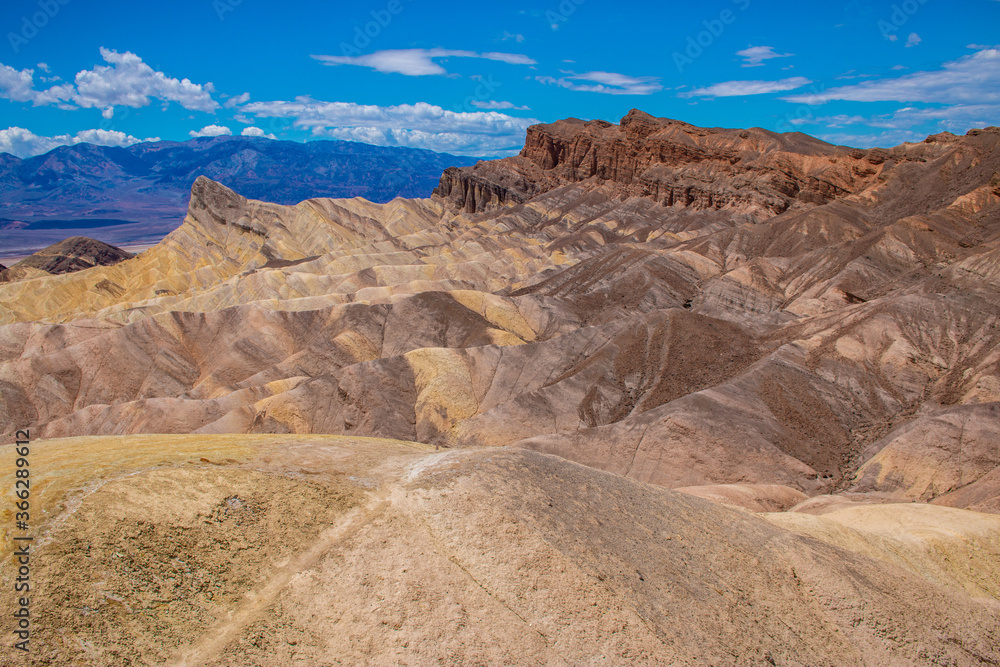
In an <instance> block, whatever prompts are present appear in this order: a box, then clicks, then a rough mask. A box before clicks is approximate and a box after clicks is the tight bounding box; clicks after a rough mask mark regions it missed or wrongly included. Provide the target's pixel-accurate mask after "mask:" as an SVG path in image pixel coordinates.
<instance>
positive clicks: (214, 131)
mask: <svg viewBox="0 0 1000 667" xmlns="http://www.w3.org/2000/svg"><path fill="white" fill-rule="evenodd" d="M232 133H233V131H232V130H230V129H229V128H228V127H223V126H222V125H206V126H205V127H203V128H201V129H200V130H191V131H190V132H188V134H190V135H191V136H192V137H221V136H224V135H230V134H232Z"/></svg>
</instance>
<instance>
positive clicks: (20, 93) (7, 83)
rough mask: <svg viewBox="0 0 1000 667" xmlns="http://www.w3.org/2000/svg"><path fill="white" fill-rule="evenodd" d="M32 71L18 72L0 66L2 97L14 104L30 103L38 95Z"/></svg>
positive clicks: (0, 90)
mask: <svg viewBox="0 0 1000 667" xmlns="http://www.w3.org/2000/svg"><path fill="white" fill-rule="evenodd" d="M34 74H35V71H34V70H31V69H24V70H16V69H14V68H13V67H10V66H8V65H4V64H0V97H3V98H4V99H8V100H11V101H12V102H30V101H32V99H33V98H34V96H35V95H36V94H37V92H36V91H35V90H34Z"/></svg>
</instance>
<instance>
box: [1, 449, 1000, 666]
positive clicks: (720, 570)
mask: <svg viewBox="0 0 1000 667" xmlns="http://www.w3.org/2000/svg"><path fill="white" fill-rule="evenodd" d="M32 466H33V469H34V470H35V471H37V472H36V474H37V476H38V481H37V486H38V488H37V491H36V494H37V495H36V502H37V503H38V506H39V507H44V508H45V519H44V521H42V522H38V523H36V534H37V535H38V536H39V537H41V538H42V540H41V541H40V542H39V545H38V546H39V549H38V551H37V552H36V553H35V555H34V559H35V560H34V562H35V570H34V572H35V575H34V576H35V577H37V581H38V582H40V587H39V589H38V591H37V592H36V593H35V597H34V600H35V602H34V603H33V604H35V605H36V606H35V607H34V608H33V614H34V622H35V624H36V625H35V627H36V632H37V634H36V635H35V641H36V642H37V643H36V644H35V653H34V663H33V664H37V665H42V664H51V665H69V664H73V665H119V664H170V665H286V664H296V663H297V662H302V663H303V664H311V665H333V664H348V663H350V664H358V663H367V664H415V665H416V664H431V663H433V664H470V663H492V664H497V663H512V662H516V663H519V664H581V663H585V664H636V665H638V664H692V665H693V664H715V665H737V664H739V665H745V664H762V665H766V664H782V665H823V664H828V665H848V664H868V665H875V664H878V665H889V664H898V665H903V664H941V663H942V662H948V663H949V664H956V665H973V664H983V663H984V662H989V661H995V660H998V659H1000V653H998V647H1000V636H998V635H997V628H998V627H1000V625H998V621H1000V603H998V601H997V600H998V599H997V596H998V594H1000V579H998V576H997V572H1000V567H998V565H1000V518H997V517H996V516H993V515H983V514H976V513H973V512H968V511H963V510H953V509H948V508H939V507H933V506H920V507H919V508H914V507H913V506H911V505H883V506H879V507H877V508H874V509H872V510H869V509H866V508H860V509H858V510H847V511H844V512H835V513H833V514H830V515H824V516H822V517H814V516H810V515H801V514H769V515H754V514H752V513H749V512H746V511H744V510H736V509H728V508H726V507H724V506H721V505H716V504H713V503H711V502H708V501H705V500H701V499H698V498H694V497H691V496H689V495H686V494H677V493H674V492H670V491H666V490H662V489H658V488H655V487H651V486H648V485H645V484H642V483H638V482H634V481H630V480H626V479H623V478H621V477H617V476H614V475H610V474H607V473H603V472H598V471H594V470H592V469H588V468H585V467H582V466H579V465H577V464H573V463H569V462H566V461H564V460H561V459H558V458H555V457H550V456H545V455H541V454H536V453H532V452H519V451H511V450H498V449H489V450H464V451H446V450H442V451H434V450H433V448H429V447H428V446H426V445H420V444H416V443H407V442H401V441H386V440H374V439H364V438H349V437H331V436H211V437H206V436H129V437H125V438H70V439H61V440H49V441H41V442H38V443H36V444H35V445H34V454H33V463H32ZM7 491H8V489H4V490H3V492H5V493H6V492H7ZM5 525H6V522H5ZM7 543H8V542H7V541H6V540H5V541H4V544H7ZM3 562H4V568H3V574H4V579H5V581H4V582H3V584H4V585H5V586H6V585H8V583H9V581H7V580H9V578H10V576H11V565H10V560H9V557H5V558H4V561H3ZM4 650H5V651H9V648H5V649H4ZM8 659H13V657H12V656H11V655H10V653H8Z"/></svg>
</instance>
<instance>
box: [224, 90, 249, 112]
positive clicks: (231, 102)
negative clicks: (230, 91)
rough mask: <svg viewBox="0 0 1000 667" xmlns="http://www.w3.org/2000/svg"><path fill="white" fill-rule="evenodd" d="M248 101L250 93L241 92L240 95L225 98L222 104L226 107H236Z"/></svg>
mask: <svg viewBox="0 0 1000 667" xmlns="http://www.w3.org/2000/svg"><path fill="white" fill-rule="evenodd" d="M249 101H250V93H243V94H242V95H237V96H235V97H230V98H229V99H228V100H226V103H225V104H223V105H222V106H224V107H226V108H227V109H232V108H233V107H237V106H239V105H241V104H246V103H247V102H249Z"/></svg>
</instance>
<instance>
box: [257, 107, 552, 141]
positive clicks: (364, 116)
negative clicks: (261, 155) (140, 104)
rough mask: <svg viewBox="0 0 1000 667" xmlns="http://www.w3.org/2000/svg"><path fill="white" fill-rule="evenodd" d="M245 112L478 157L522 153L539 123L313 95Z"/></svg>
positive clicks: (316, 132)
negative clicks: (529, 133)
mask: <svg viewBox="0 0 1000 667" xmlns="http://www.w3.org/2000/svg"><path fill="white" fill-rule="evenodd" d="M243 110H244V112H246V113H248V114H254V115H255V116H257V117H258V118H289V119H291V120H292V124H293V125H294V126H295V127H298V128H302V129H308V130H310V131H311V132H312V134H313V136H316V137H332V138H335V139H347V140H351V141H362V142H365V143H372V144H376V145H380V146H410V147H414V148H426V149H429V150H435V151H447V152H452V153H458V154H462V155H475V156H486V155H499V154H508V153H515V152H517V151H518V150H520V148H521V146H522V145H523V144H524V133H525V130H526V129H527V127H528V126H529V125H534V124H535V123H538V122H539V121H538V120H536V119H533V118H515V117H513V116H508V115H506V114H502V113H498V112H496V111H474V112H467V113H463V112H457V111H447V110H445V109H442V108H441V107H439V106H435V105H432V104H427V103H426V102H418V103H417V104H401V105H397V106H388V107H380V106H374V105H362V104H354V103H352V102H323V101H318V100H313V99H312V98H310V97H298V98H296V99H295V100H294V101H292V102H288V101H274V102H251V103H250V104H247V105H246V106H244V107H243Z"/></svg>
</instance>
